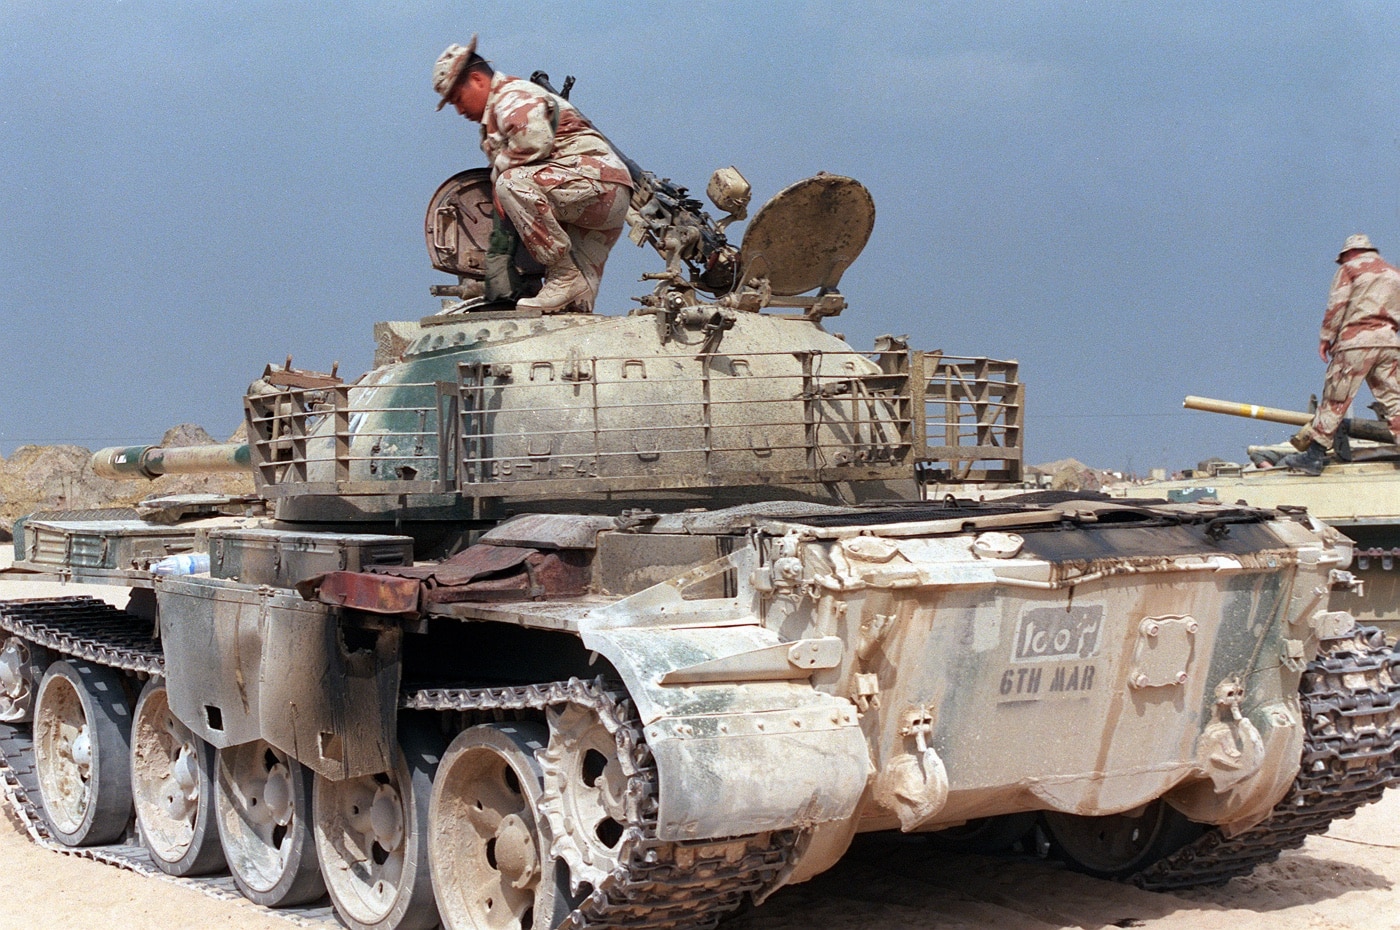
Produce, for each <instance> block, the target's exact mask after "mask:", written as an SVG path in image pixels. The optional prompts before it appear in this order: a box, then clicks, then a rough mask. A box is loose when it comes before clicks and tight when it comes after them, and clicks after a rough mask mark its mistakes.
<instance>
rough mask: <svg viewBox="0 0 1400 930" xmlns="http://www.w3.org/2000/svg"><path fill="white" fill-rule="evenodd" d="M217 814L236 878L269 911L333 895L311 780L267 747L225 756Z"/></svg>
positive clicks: (258, 743)
mask: <svg viewBox="0 0 1400 930" xmlns="http://www.w3.org/2000/svg"><path fill="white" fill-rule="evenodd" d="M217 758H218V764H217V766H216V772H217V774H216V778H215V782H216V788H215V795H214V797H215V807H216V810H217V812H218V818H217V819H218V824H219V838H220V839H221V840H223V844H224V855H225V857H226V858H227V860H228V866H229V871H231V872H232V873H233V880H234V881H235V882H237V884H238V890H239V891H241V892H243V895H244V897H246V898H248V899H249V900H252V901H255V902H257V903H258V904H262V905H264V906H267V907H290V906H292V905H296V904H306V903H307V902H309V901H314V900H316V899H317V898H319V897H321V895H323V894H325V892H326V886H325V883H324V882H322V880H321V870H320V866H319V864H318V862H317V858H316V841H315V838H314V837H313V835H312V829H311V773H310V772H309V771H308V770H307V769H306V767H305V766H304V765H302V764H301V763H300V762H297V761H296V760H294V759H291V758H289V757H288V756H287V754H286V753H284V752H282V751H281V750H279V749H276V748H274V747H273V746H272V745H270V744H268V743H265V742H263V741H262V740H254V741H253V742H251V743H244V744H243V745H241V746H230V747H228V748H226V749H220V750H219V752H218V757H217Z"/></svg>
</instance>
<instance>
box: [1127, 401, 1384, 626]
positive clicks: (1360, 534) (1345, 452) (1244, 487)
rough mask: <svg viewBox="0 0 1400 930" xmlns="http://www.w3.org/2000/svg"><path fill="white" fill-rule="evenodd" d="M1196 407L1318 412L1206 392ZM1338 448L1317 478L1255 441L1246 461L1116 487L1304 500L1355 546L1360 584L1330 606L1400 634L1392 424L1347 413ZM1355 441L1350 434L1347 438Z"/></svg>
mask: <svg viewBox="0 0 1400 930" xmlns="http://www.w3.org/2000/svg"><path fill="white" fill-rule="evenodd" d="M1183 406H1184V407H1186V408H1187V409H1190V410H1201V411H1205V412H1208V413H1220V414H1226V415H1229V416H1239V417H1250V418H1253V419H1259V420H1267V421H1270V422H1274V423H1282V424H1288V425H1292V426H1302V425H1305V424H1307V423H1308V422H1310V421H1311V420H1312V414H1310V413H1305V412H1303V411H1299V410H1288V409H1283V408H1276V407H1263V406H1259V405H1256V404H1242V403H1236V402H1233V401H1224V400H1215V399H1212V398H1207V397H1194V396H1192V397H1187V398H1186V399H1185V400H1184V401H1183ZM1338 435H1339V437H1340V439H1339V441H1338V442H1337V443H1336V445H1337V450H1336V451H1335V452H1333V453H1332V454H1330V455H1329V457H1328V460H1327V464H1326V465H1325V466H1324V467H1323V469H1322V474H1321V475H1319V476H1316V477H1311V476H1308V475H1304V474H1302V473H1300V472H1294V471H1290V470H1288V469H1284V468H1277V467H1275V465H1276V463H1277V462H1278V460H1279V458H1280V457H1281V456H1282V455H1283V454H1286V453H1288V452H1292V451H1294V450H1293V447H1292V446H1290V445H1288V444H1287V443H1281V444H1279V445H1278V446H1251V447H1250V448H1249V449H1248V450H1246V451H1247V459H1248V461H1247V462H1246V463H1243V464H1241V463H1238V462H1220V461H1212V462H1203V463H1201V467H1199V468H1197V469H1194V470H1193V473H1192V474H1191V475H1190V477H1186V478H1182V479H1178V480H1174V481H1157V482H1153V483H1151V484H1148V485H1137V486H1132V487H1125V488H1122V489H1118V490H1117V491H1115V492H1114V493H1121V494H1132V495H1142V494H1159V495H1163V496H1165V497H1167V498H1168V499H1171V500H1177V501H1181V500H1201V499H1214V500H1221V501H1243V502H1246V503H1248V504H1251V505H1254V506H1258V507H1275V508H1276V507H1301V508H1304V509H1306V510H1307V512H1308V513H1309V514H1311V515H1312V516H1314V517H1317V518H1318V519H1320V520H1322V521H1323V522H1325V523H1327V524H1328V525H1329V526H1332V527H1335V528H1336V529H1339V530H1341V531H1342V532H1343V533H1344V534H1345V535H1346V536H1347V538H1348V539H1349V540H1350V541H1351V543H1352V545H1353V556H1352V563H1351V566H1350V570H1351V572H1352V574H1353V575H1355V576H1356V579H1357V580H1358V582H1360V584H1358V585H1356V586H1350V587H1339V588H1335V589H1333V591H1332V595H1331V598H1330V603H1331V607H1332V608H1333V609H1335V610H1346V611H1348V612H1350V613H1351V614H1352V615H1353V616H1355V617H1356V618H1357V619H1358V620H1359V621H1362V622H1364V623H1369V624H1374V625H1375V626H1378V627H1380V628H1381V629H1382V630H1384V631H1385V633H1386V635H1387V636H1388V637H1389V638H1391V639H1392V640H1393V639H1395V638H1396V636H1397V635H1400V572H1397V571H1396V567H1397V562H1400V455H1397V451H1396V448H1395V444H1394V438H1393V437H1392V436H1391V434H1390V431H1389V429H1388V428H1387V427H1386V424H1385V423H1384V422H1383V421H1380V420H1368V419H1357V418H1348V419H1346V420H1344V421H1343V423H1342V428H1341V430H1340V431H1339V434H1338ZM1342 440H1350V441H1342Z"/></svg>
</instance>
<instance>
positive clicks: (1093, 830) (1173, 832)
mask: <svg viewBox="0 0 1400 930" xmlns="http://www.w3.org/2000/svg"><path fill="white" fill-rule="evenodd" d="M1044 818H1045V827H1046V830H1047V831H1048V832H1049V834H1050V840H1051V855H1053V856H1055V857H1056V858H1059V859H1062V860H1064V862H1065V864H1066V865H1068V866H1069V867H1070V868H1072V869H1074V870H1076V871H1079V872H1086V873H1088V874H1089V875H1096V876H1098V877H1099V878H1114V879H1117V878H1127V877H1128V876H1129V875H1132V874H1134V873H1135V872H1140V871H1142V870H1143V869H1145V868H1147V867H1148V866H1149V865H1151V864H1152V863H1154V862H1156V861H1157V860H1158V859H1161V858H1162V857H1164V856H1169V855H1171V854H1172V853H1174V852H1176V851H1177V850H1178V849H1180V848H1181V847H1183V846H1185V845H1186V844H1187V843H1189V842H1191V841H1192V840H1194V839H1196V838H1197V837H1199V836H1200V835H1201V834H1202V833H1203V832H1204V831H1205V829H1206V828H1205V827H1204V826H1203V825H1201V824H1199V823H1195V822H1193V821H1190V820H1187V819H1186V815H1185V814H1182V813H1181V812H1180V811H1178V810H1177V809H1176V808H1174V807H1172V806H1171V805H1170V804H1168V803H1167V802H1166V801H1162V800H1157V801H1152V802H1150V803H1149V804H1146V805H1144V806H1143V807H1140V808H1137V809H1136V810H1133V811H1129V812H1127V813H1124V814H1110V815H1109V816H1107V817H1081V816H1079V815H1076V814H1060V813H1052V812H1047V813H1046V814H1045V815H1044Z"/></svg>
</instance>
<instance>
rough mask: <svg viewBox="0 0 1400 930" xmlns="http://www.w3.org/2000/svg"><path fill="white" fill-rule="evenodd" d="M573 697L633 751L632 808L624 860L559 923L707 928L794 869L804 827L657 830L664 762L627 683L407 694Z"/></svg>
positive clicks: (433, 698)
mask: <svg viewBox="0 0 1400 930" xmlns="http://www.w3.org/2000/svg"><path fill="white" fill-rule="evenodd" d="M563 704H575V705H579V706H582V707H584V708H587V709H588V710H590V711H592V712H593V713H595V714H597V715H598V717H599V719H600V720H601V721H602V722H603V725H604V726H605V727H607V729H608V730H609V732H611V733H613V734H614V736H615V738H616V740H617V749H618V753H619V754H620V756H621V757H622V758H625V759H627V760H630V762H631V769H632V774H631V775H630V776H629V782H628V787H627V797H628V816H629V819H630V820H631V822H630V823H628V824H626V825H625V826H624V830H623V835H622V840H621V846H620V852H619V856H618V859H619V864H618V866H617V867H616V868H615V869H613V871H612V873H611V874H610V875H609V876H608V877H607V878H605V879H604V880H603V881H602V882H600V883H599V886H598V887H597V888H594V889H593V890H592V891H591V892H590V893H589V894H588V895H587V897H585V898H584V899H583V900H582V901H580V902H579V903H578V905H577V906H576V907H575V908H574V910H573V911H572V912H571V913H570V914H569V915H568V917H566V918H565V919H564V920H563V921H562V922H561V923H560V925H559V930H603V928H609V927H619V928H620V927H625V928H628V930H646V928H658V930H660V928H677V930H708V928H711V927H713V926H714V925H715V924H717V923H718V922H719V921H720V920H721V919H722V918H723V917H725V916H727V915H729V914H731V913H733V912H734V911H735V910H737V909H738V908H740V907H741V906H743V904H744V903H745V902H746V901H747V900H748V898H749V897H750V896H753V897H754V898H756V899H759V900H761V899H762V897H763V896H764V894H765V893H766V892H770V891H772V890H773V889H774V888H775V887H776V886H777V885H778V883H779V882H780V881H781V879H782V878H783V876H784V875H785V874H786V872H787V870H788V868H789V865H790V863H791V861H792V853H793V850H794V848H795V846H796V844H797V842H798V840H799V839H800V834H799V832H798V831H778V832H770V833H759V834H755V835H752V836H743V837H734V838H730V839H721V840H696V841H680V842H673V841H667V840H662V839H659V838H658V837H657V831H656V826H657V809H658V807H657V771H656V762H655V760H654V759H653V758H652V755H651V750H650V749H649V748H648V747H647V744H646V741H645V739H644V738H643V734H642V727H641V721H640V720H638V718H637V714H636V710H635V708H634V707H633V705H632V702H631V701H630V700H628V699H627V696H626V694H625V693H624V692H622V691H621V690H620V689H619V690H610V689H608V688H607V687H606V686H605V685H604V683H603V681H602V680H601V679H599V680H596V681H593V682H584V681H580V680H579V679H571V680H570V681H567V682H558V683H553V684H545V685H530V686H525V687H518V688H493V689H481V690H476V689H460V690H459V689H425V690H421V691H414V692H409V693H407V694H406V695H405V696H404V700H403V705H402V706H403V707H404V708H405V709H409V710H431V711H465V712H469V713H486V714H490V713H494V712H499V711H525V710H529V711H543V710H545V709H546V708H547V707H550V706H559V705H563Z"/></svg>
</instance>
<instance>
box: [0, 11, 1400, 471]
mask: <svg viewBox="0 0 1400 930" xmlns="http://www.w3.org/2000/svg"><path fill="white" fill-rule="evenodd" d="M1265 9H1266V8H1265V7H1263V6H1258V5H1244V4H1235V5H1221V4H1214V3H1189V2H1187V3H1172V4H1150V5H1149V4H1127V3H1120V2H1102V3H1100V2H1074V3H1070V2H1063V3H1050V2H1046V3H1030V2H1026V3H997V2H977V3H956V2H949V3H940V4H937V5H930V6H929V7H928V8H927V9H919V8H914V9H910V8H909V7H908V6H907V5H906V4H903V3H884V2H867V3H862V4H859V5H853V4H844V3H822V2H812V3H782V2H778V3H768V4H751V3H707V4H695V3H667V2H652V3H646V4H636V5H630V4H627V5H624V4H612V3H595V2H588V0H575V2H572V3H567V4H546V3H525V2H515V3H450V4H449V3H369V2H355V0H350V2H341V3H336V4H304V3H282V2H257V0H252V2H243V3H239V4H224V3H213V2H198V0H184V2H150V0H141V2H137V0H124V2H104V3H92V2H81V0H76V2H71V3H67V4H55V3H51V2H47V0H44V2H37V0H34V2H32V0H0V344H2V345H3V346H4V347H5V349H6V350H7V351H6V353H5V369H6V379H5V381H6V392H5V393H6V398H5V400H4V402H3V403H0V455H9V454H10V453H11V452H12V451H13V449H14V448H15V447H16V446H17V445H19V444H22V443H26V442H73V443H77V444H80V445H86V446H89V447H94V448H95V447H97V446H100V445H108V444H115V443H126V442H140V441H154V440H156V439H158V438H159V437H160V434H161V433H162V432H163V431H164V429H165V428H166V427H168V426H170V425H173V424H175V423H179V422H187V421H188V422H196V423H200V424H202V425H203V426H205V427H206V428H207V429H209V430H210V431H211V432H213V433H215V434H216V435H226V434H228V433H230V432H232V430H233V429H234V427H235V426H236V425H237V423H238V421H239V418H240V416H241V396H242V391H243V389H244V387H245V386H246V385H247V384H248V382H249V381H251V380H253V378H255V377H256V376H257V375H258V374H259V373H260V372H261V370H262V367H263V365H264V364H265V363H267V362H270V361H276V362H281V361H282V360H283V359H284V358H285V357H286V356H287V355H288V354H289V353H290V354H291V355H292V356H293V357H294V360H295V363H296V364H297V365H299V366H302V367H307V368H314V369H326V368H328V367H329V366H330V365H331V363H332V362H335V361H339V362H340V365H341V371H342V373H345V374H349V375H351V376H354V375H356V374H358V373H359V372H360V371H362V370H364V368H365V367H367V366H368V364H369V360H370V356H371V353H372V340H371V338H370V327H371V325H372V323H373V322H374V321H376V320H382V319H416V318H418V317H420V316H422V315H425V314H427V313H430V312H432V311H433V310H434V309H436V301H435V300H434V299H433V298H431V297H429V296H428V292H427V288H428V286H429V285H430V284H433V283H446V282H447V281H448V280H449V279H447V278H446V277H445V276H443V275H440V274H438V273H437V272H434V271H433V270H432V269H431V268H430V267H429V265H428V262H427V258H426V253H425V250H424V246H423V239H422V215H423V211H424V209H425V208H426V205H427V200H428V198H429V196H430V195H431V194H432V192H433V191H434V189H435V188H436V187H437V185H438V184H439V183H440V182H441V181H442V180H443V179H444V178H446V177H447V176H449V175H451V174H453V173H454V172H456V171H458V170H460V169H462V168H466V167H472V166H476V165H479V164H482V163H483V159H482V156H481V155H480V153H479V151H478V150H477V149H476V147H475V127H474V126H473V125H471V124H468V123H466V122H464V121H463V120H461V119H460V118H459V117H456V116H455V115H452V114H451V112H450V111H445V112H443V113H435V112H434V111H433V106H434V104H435V103H436V100H435V98H434V96H433V94H432V92H431V89H430V80H429V75H430V71H431V67H432V63H433V60H434V59H435V58H436V57H437V55H438V53H439V52H440V51H441V50H442V48H443V47H444V46H446V45H447V44H448V43H449V42H452V41H464V40H465V39H466V38H467V37H468V36H470V35H471V33H472V32H480V33H481V35H482V48H483V51H484V52H485V53H486V54H487V55H488V56H489V57H491V58H492V59H494V61H495V63H496V64H497V66H498V67H500V68H502V69H504V70H506V71H509V72H512V73H517V74H522V75H525V74H528V73H529V72H530V71H532V70H534V69H535V68H543V69H544V70H546V71H548V72H550V74H551V75H553V76H554V77H555V78H556V79H562V78H563V77H564V75H566V74H573V75H576V76H577V78H578V85H577V87H576V89H575V91H574V96H573V99H574V101H575V102H576V103H578V104H579V106H580V107H582V108H583V110H584V111H585V112H586V113H588V115H589V116H590V117H592V118H593V120H594V121H595V122H596V123H598V124H599V125H600V127H601V128H603V130H604V131H605V132H607V133H608V134H609V135H610V136H611V137H612V138H613V139H615V140H616V141H617V142H618V144H619V145H620V146H621V147H623V148H624V149H625V150H626V151H627V152H628V154H629V155H631V156H632V157H633V158H635V159H636V160H637V161H639V162H641V163H642V164H643V165H645V166H647V167H649V168H651V169H652V170H654V171H656V172H657V173H658V174H661V175H665V176H669V177H672V178H674V179H676V180H677V181H678V182H680V183H684V184H687V185H689V186H691V187H692V188H694V189H696V190H703V188H704V184H705V181H706V179H707V178H708V176H709V174H710V172H711V171H712V170H713V169H715V168H718V167H721V166H725V165H730V164H733V165H736V166H738V167H739V169H740V170H741V171H743V172H744V174H745V175H746V176H747V177H748V178H749V180H750V181H751V182H752V184H753V187H754V190H755V202H760V201H761V200H763V199H766V198H767V197H768V196H771V195H772V194H773V193H776V192H777V191H778V190H779V189H781V188H782V187H784V186H786V185H787V184H789V183H791V182H793V181H796V180H798V179H800V178H802V177H805V176H807V175H810V174H813V173H815V172H817V171H830V172H836V173H841V174H848V175H850V176H852V177H855V178H858V179H859V180H861V181H862V182H863V183H865V184H866V185H867V186H868V187H869V188H870V190H871V192H872V193H873V195H874V198H875V203H876V210H877V218H876V225H875V232H874V235H873V236H872V238H871V241H870V244H869V245H868V246H867V248H866V251H865V253H864V255H863V256H862V257H861V259H860V260H859V261H858V262H856V264H855V265H854V266H852V268H851V269H850V270H849V271H848V272H847V274H846V277H845V279H844V280H843V282H842V290H843V292H844V293H845V294H846V296H847V300H848V301H849V303H850V309H848V310H847V311H846V312H845V313H844V314H843V315H842V316H841V317H839V318H837V319H836V320H834V321H831V325H830V328H832V329H834V330H836V331H840V332H843V333H845V334H846V335H847V337H848V338H850V340H851V341H852V342H853V343H855V344H856V345H857V346H860V347H868V346H869V345H870V343H871V341H872V340H873V339H874V337H875V336H877V335H879V334H881V333H886V332H893V333H897V334H908V335H909V336H910V338H911V341H912V342H913V343H914V344H915V345H916V346H918V347H921V348H927V349H935V348H937V349H943V350H945V351H947V352H949V353H954V354H977V355H990V356H993V357H998V358H1015V359H1017V360H1019V361H1020V363H1021V372H1022V379H1023V380H1024V381H1025V383H1026V385H1027V398H1028V400H1027V435H1026V446H1027V451H1026V457H1027V460H1028V461H1031V462H1040V461H1047V460H1050V459H1057V458H1062V457H1066V456H1073V457H1076V458H1079V459H1081V460H1083V461H1085V462H1087V463H1089V464H1092V465H1096V466H1098V467H1104V468H1133V469H1136V470H1138V471H1145V470H1146V469H1148V468H1150V467H1153V466H1167V467H1170V468H1180V467H1183V466H1189V465H1190V464H1193V463H1194V462H1196V461H1197V460H1198V459H1202V458H1206V457H1208V456H1211V455H1220V456H1223V457H1227V458H1235V459H1239V458H1240V456H1242V454H1243V447H1244V446H1245V445H1246V444H1247V443H1250V442H1262V441H1274V440H1277V439H1279V438H1281V437H1282V436H1286V435H1287V433H1288V432H1289V429H1288V428H1287V427H1275V426H1271V425H1266V424H1257V423H1252V422H1249V421H1242V420H1241V421H1236V420H1233V419H1228V418H1223V417H1215V416H1211V415H1208V414H1201V413H1194V412H1190V411H1183V410H1182V409H1181V407H1180V402H1181V398H1182V397H1183V396H1184V395H1186V394H1204V395H1207V396H1215V397H1224V398H1230V399H1238V400H1248V401H1251V402H1255V403H1262V404H1268V405H1272V406H1280V407H1294V408H1297V407H1301V406H1302V405H1304V404H1305V403H1306V401H1307V397H1308V395H1309V394H1310V393H1314V392H1317V391H1319V390H1320V389H1321V383H1322V364H1321V362H1320V361H1319V360H1318V359H1317V357H1316V354H1315V351H1316V335H1317V333H1316V331H1317V326H1318V322H1319V320H1320V318H1321V313H1322V309H1323V304H1324V301H1325V297H1326V292H1327V286H1328V283H1329V281H1330V278H1331V275H1332V272H1333V271H1334V269H1335V266H1334V265H1333V264H1332V259H1333V257H1334V256H1335V254H1336V251H1337V248H1338V247H1339V246H1340V244H1341V242H1342V240H1343V239H1344V238H1345V237H1346V235H1348V234H1349V233H1352V232H1358V231H1364V232H1366V233H1369V234H1370V235H1371V237H1372V238H1373V239H1374V240H1375V241H1376V243H1377V245H1378V246H1379V247H1380V249H1381V251H1382V253H1383V254H1386V255H1387V256H1388V257H1391V258H1400V81H1397V80H1395V75H1396V74H1397V73H1400V48H1397V45H1396V43H1395V42H1394V41H1393V36H1394V25H1395V22H1396V14H1397V13H1398V12H1400V5H1397V4H1395V3H1376V2H1372V3H1287V2H1285V3H1273V4H1269V5H1268V6H1267V12H1265ZM657 267H658V261H657V260H656V258H655V256H654V254H653V253H651V252H650V251H649V250H648V251H642V250H638V249H635V248H634V247H632V246H631V245H630V244H629V243H628V242H626V240H624V241H623V242H622V243H620V244H619V245H618V247H617V248H616V250H615V251H614V255H613V258H612V261H611V263H610V265H609V269H608V274H607V277H606V279H605V281H604V289H603V294H602V298H601V300H600V302H599V306H600V309H603V310H607V311H613V312H623V311H625V310H626V309H627V308H629V307H630V306H632V303H631V301H630V299H629V297H630V296H631V295H634V294H641V293H643V292H645V291H646V290H647V289H648V288H647V287H646V286H644V285H642V284H640V283H638V282H637V278H638V276H639V275H640V274H642V273H643V272H645V271H649V270H655V269H656V268H657ZM1364 400H1367V401H1368V400H1369V397H1365V398H1364Z"/></svg>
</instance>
